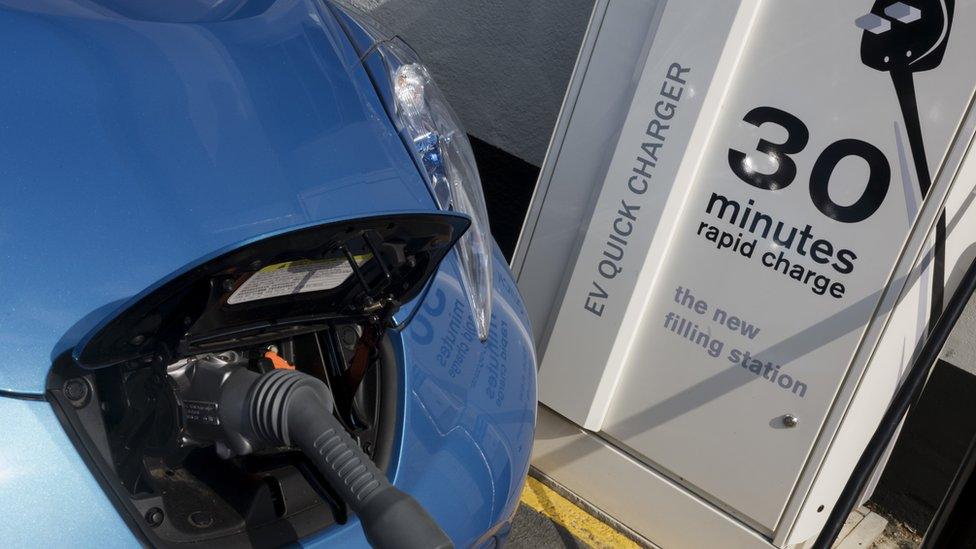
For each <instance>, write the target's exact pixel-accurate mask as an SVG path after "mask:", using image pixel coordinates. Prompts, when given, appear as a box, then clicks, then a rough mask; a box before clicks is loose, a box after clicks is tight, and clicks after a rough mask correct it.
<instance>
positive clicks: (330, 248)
mask: <svg viewBox="0 0 976 549" xmlns="http://www.w3.org/2000/svg"><path fill="white" fill-rule="evenodd" d="M469 224H470V221H469V220H468V219H467V218H465V217H462V216H459V215H455V214H450V213H423V214H396V215H385V216H379V217H371V218H362V219H356V220H351V221H344V222H339V223H328V224H322V225H316V226H313V227H307V228H304V229H299V230H296V231H292V232H288V233H283V234H278V235H274V236H271V237H268V238H264V239H262V240H258V241H255V242H250V243H248V244H246V245H243V246H240V247H238V248H236V249H234V250H232V251H229V252H226V253H223V254H221V255H218V256H217V257H214V258H211V259H208V260H206V261H203V262H201V263H199V264H197V265H192V266H190V267H188V268H186V269H184V270H182V271H180V272H178V273H174V274H173V275H171V276H169V277H167V278H166V279H164V280H163V281H162V282H160V283H159V284H157V285H156V286H154V287H153V288H151V289H149V290H147V291H146V292H143V293H142V294H140V295H138V296H136V297H135V298H133V299H132V300H131V301H130V302H129V303H127V304H125V305H123V306H122V307H121V308H120V309H119V312H118V313H116V314H115V315H113V316H110V317H109V318H108V319H106V320H105V321H103V322H102V323H101V324H100V325H99V326H98V327H97V328H96V329H94V330H93V331H92V332H91V333H90V334H89V335H88V336H86V337H85V338H84V339H83V340H82V342H81V343H80V344H79V345H78V346H77V347H76V348H75V351H74V359H75V361H77V363H78V364H80V365H81V366H82V367H85V368H100V367H104V366H110V365H113V364H118V363H120V362H126V361H131V360H139V359H148V358H150V357H154V358H155V359H156V360H160V359H162V360H164V361H165V360H175V359H179V358H182V357H185V356H189V355H191V354H194V353H199V352H206V351H209V350H212V349H217V348H222V347H227V346H228V344H259V343H261V342H262V341H271V340H275V339H280V338H282V337H286V336H294V335H298V334H301V333H306V332H310V331H314V330H317V329H321V327H322V326H323V325H324V324H325V323H326V322H327V321H328V320H330V319H336V318H345V319H357V318H369V317H370V316H375V315H380V314H392V312H391V311H395V310H396V308H397V307H398V306H399V304H402V303H404V302H406V301H409V300H410V299H412V298H414V297H415V296H416V295H417V294H418V293H419V292H420V291H421V290H422V289H423V287H424V285H425V284H426V282H427V280H428V279H429V278H430V277H431V275H432V274H433V273H434V271H435V270H436V269H437V266H438V265H439V264H440V262H441V260H442V259H443V258H444V256H445V255H446V254H447V252H448V251H449V250H450V249H451V247H452V246H453V245H454V243H455V242H456V241H457V239H458V238H460V236H461V235H462V234H463V233H464V231H465V230H466V229H467V228H468V225H469Z"/></svg>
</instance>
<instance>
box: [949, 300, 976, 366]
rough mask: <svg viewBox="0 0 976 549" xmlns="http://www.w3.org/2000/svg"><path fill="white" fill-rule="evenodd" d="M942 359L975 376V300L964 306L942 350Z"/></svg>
mask: <svg viewBox="0 0 976 549" xmlns="http://www.w3.org/2000/svg"><path fill="white" fill-rule="evenodd" d="M942 359H943V360H945V361H946V362H948V363H950V364H952V365H953V366H956V367H957V368H961V369H963V370H965V371H967V372H969V373H970V374H974V375H976V299H971V300H969V304H968V305H966V310H965V312H963V314H962V318H960V319H959V323H958V324H956V327H955V329H953V330H952V335H950V336H949V340H948V341H946V344H945V347H944V348H943V349H942Z"/></svg>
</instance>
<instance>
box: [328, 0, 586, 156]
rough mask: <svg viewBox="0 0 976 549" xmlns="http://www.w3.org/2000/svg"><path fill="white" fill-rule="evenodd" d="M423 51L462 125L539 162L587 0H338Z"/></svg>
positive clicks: (581, 29)
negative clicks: (548, 0) (362, 12)
mask: <svg viewBox="0 0 976 549" xmlns="http://www.w3.org/2000/svg"><path fill="white" fill-rule="evenodd" d="M344 1H346V2H349V3H351V4H354V5H356V6H358V7H359V8H360V9H362V10H364V11H366V12H367V13H369V14H371V15H372V16H373V17H375V18H376V19H377V20H378V21H380V23H382V24H383V25H385V26H386V27H387V28H388V29H390V30H392V31H393V32H394V33H396V34H398V35H399V36H400V37H401V38H403V39H404V40H406V41H407V43H408V44H410V45H411V46H412V47H413V48H414V49H415V50H416V51H417V53H419V54H420V55H421V56H422V57H423V60H424V62H425V63H426V64H427V66H428V67H429V68H430V70H431V72H433V74H434V77H435V78H436V79H437V82H438V84H439V85H440V86H441V88H443V90H444V93H445V94H446V95H447V97H448V100H449V101H450V102H451V105H452V106H453V107H454V110H455V111H456V112H457V113H458V116H459V117H460V118H461V121H462V123H463V124H464V125H465V130H466V131H467V132H468V133H470V134H472V135H474V136H475V137H477V138H479V139H481V140H482V141H486V142H488V143H490V144H492V145H494V146H496V147H498V148H500V149H502V150H504V151H505V152H508V153H509V154H512V155H514V156H517V157H519V158H521V159H522V160H525V161H526V162H529V163H530V164H534V165H535V166H540V165H541V164H542V159H543V157H544V156H545V152H546V147H547V145H548V144H549V135H550V134H551V133H552V129H553V126H554V125H555V123H556V116H557V115H558V114H559V107H560V105H561V103H562V98H563V94H564V92H565V90H566V85H567V83H568V82H569V77H570V74H571V73H572V70H573V64H574V62H575V61H576V53H577V51H578V50H579V46H580V43H581V42H582V39H583V33H584V32H585V31H586V24H587V22H588V20H589V17H590V11H591V10H592V8H593V0H559V2H545V1H541V0H468V1H461V0H344Z"/></svg>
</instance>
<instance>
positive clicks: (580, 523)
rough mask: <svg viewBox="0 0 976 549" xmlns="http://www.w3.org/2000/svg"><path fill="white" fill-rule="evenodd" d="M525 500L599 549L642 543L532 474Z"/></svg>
mask: <svg viewBox="0 0 976 549" xmlns="http://www.w3.org/2000/svg"><path fill="white" fill-rule="evenodd" d="M522 503H524V504H525V505H528V506H529V507H531V508H532V509H534V510H535V511H537V512H539V513H541V514H543V515H545V516H547V517H549V519H550V520H552V521H553V522H555V523H556V524H558V525H560V526H562V527H563V528H565V529H566V530H569V532H570V533H571V534H573V535H574V536H576V537H577V538H578V539H579V540H580V541H583V542H585V543H587V544H589V545H590V546H592V547H598V548H603V547H607V548H617V547H627V548H634V549H639V548H640V546H639V545H637V544H636V543H634V542H633V541H632V540H631V539H630V538H628V537H626V536H624V535H623V534H621V533H620V532H618V531H616V530H614V529H613V528H611V527H610V526H609V525H607V524H605V523H604V522H602V521H600V520H599V519H597V518H596V517H594V516H593V515H591V514H589V513H587V512H586V511H584V510H582V509H580V508H579V507H577V506H576V505H575V504H573V502H571V501H569V500H568V499H566V498H564V497H562V496H560V495H559V494H557V493H556V492H554V491H553V490H552V489H551V488H549V487H548V486H546V485H545V484H542V483H541V482H539V481H538V480H536V479H534V478H532V477H529V478H528V480H527V482H526V483H525V489H524V490H522Z"/></svg>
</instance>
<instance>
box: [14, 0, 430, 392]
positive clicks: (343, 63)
mask: <svg viewBox="0 0 976 549" xmlns="http://www.w3.org/2000/svg"><path fill="white" fill-rule="evenodd" d="M115 3H119V2H115ZM49 4H50V5H49ZM109 4H112V2H101V3H98V4H96V3H92V2H78V3H71V2H61V3H57V4H55V3H53V2H50V3H49V2H44V1H38V2H34V1H31V2H11V1H7V2H3V1H0V51H2V52H4V53H3V54H0V74H3V75H4V77H3V78H2V79H0V181H2V188H3V189H4V193H3V202H2V203H0V250H2V256H0V284H2V292H0V390H4V391H11V392H23V393H40V392H42V391H43V387H44V378H45V376H46V373H47V371H48V369H49V368H50V365H51V363H52V361H53V360H54V358H55V357H58V356H61V355H62V354H63V353H66V352H69V351H71V349H72V348H73V347H74V346H75V345H76V344H77V342H78V341H79V340H80V339H81V338H83V337H84V336H85V335H86V334H88V332H90V331H91V329H92V328H93V327H94V326H97V325H99V324H101V323H103V322H104V321H105V319H106V318H109V317H110V316H112V315H114V314H115V313H117V312H118V310H119V309H120V308H122V307H124V306H125V305H126V304H127V303H128V302H130V301H131V300H132V299H133V297H134V296H136V295H138V294H140V292H143V291H144V290H145V289H146V288H148V287H150V286H152V285H154V284H155V283H157V282H158V281H160V280H162V279H165V278H167V277H171V276H173V274H174V273H179V272H181V271H182V270H184V269H186V268H187V267H188V266H190V265H193V264H194V263H196V262H197V261H198V260H199V259H200V258H202V257H207V256H212V255H213V254H214V253H216V252H219V251H227V250H231V249H234V248H235V247H236V246H239V245H241V244H243V243H245V242H249V241H253V240H254V239H257V238H260V237H262V236H265V235H270V234H278V233H281V232H283V231H288V230H291V229H297V228H301V227H308V226H312V225H315V224H319V223H322V222H323V221H331V220H342V219H351V218H357V217H363V216H367V215H373V214H380V213H391V212H402V211H418V210H430V209H433V202H432V200H431V198H430V195H429V193H428V191H427V189H426V186H425V184H424V182H423V180H422V178H421V177H420V175H419V172H418V171H417V169H416V166H415V165H414V163H413V161H412V159H411V158H410V157H409V154H408V153H407V151H406V150H405V148H404V147H403V144H402V141H401V140H400V138H399V136H398V135H397V133H396V131H395V129H394V128H393V126H392V125H391V123H390V120H389V118H388V116H387V115H386V113H385V111H384V109H383V106H382V104H380V102H379V100H378V99H377V97H376V94H375V91H374V89H373V87H372V84H371V83H370V81H369V78H368V77H367V75H366V74H365V72H364V71H363V70H362V68H361V66H360V65H359V63H358V60H357V57H356V54H355V51H354V50H353V48H352V47H351V46H350V44H349V43H348V40H347V39H346V37H345V35H344V34H343V33H342V31H341V30H340V29H339V27H338V26H337V25H336V22H335V21H334V19H332V17H331V15H330V14H329V11H328V10H327V9H323V8H322V7H321V4H318V3H317V2H314V1H304V0H279V1H277V2H274V3H271V2H263V3H262V2H259V3H258V8H260V9H250V11H247V10H244V11H238V12H237V13H236V14H232V16H229V17H224V18H223V19H221V20H215V21H211V22H199V21H198V22H191V23H174V22H161V21H152V20H150V19H152V18H151V17H140V14H139V13H138V10H137V11H136V12H133V13H135V15H133V13H128V12H125V10H119V9H115V10H113V9H111V8H110V7H105V6H106V5H109ZM191 4H192V3H191ZM218 4H219V3H218ZM147 5H148V4H147ZM93 6H95V7H93ZM196 19H197V20H200V19H201V18H199V17H197V18H196ZM202 19H204V20H206V18H202Z"/></svg>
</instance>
